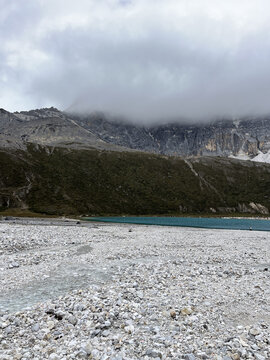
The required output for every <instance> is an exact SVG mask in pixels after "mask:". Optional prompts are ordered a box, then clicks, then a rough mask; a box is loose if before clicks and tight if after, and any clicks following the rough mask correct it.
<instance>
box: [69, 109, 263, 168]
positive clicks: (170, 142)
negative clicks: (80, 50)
mask: <svg viewBox="0 0 270 360" xmlns="http://www.w3.org/2000/svg"><path fill="white" fill-rule="evenodd" d="M69 116H71V117H72V118H73V119H74V120H75V121H76V122H77V123H78V124H79V125H80V126H82V127H84V128H85V129H88V130H90V131H91V132H93V133H94V134H96V135H98V136H99V137H100V138H101V139H102V140H104V141H106V142H108V143H112V144H117V145H120V146H125V147H127V148H131V149H137V150H143V151H149V152H153V153H158V154H166V155H175V156H176V155H178V156H183V157H186V156H222V157H236V158H239V159H242V160H248V159H254V160H255V161H266V162H268V161H269V158H270V116H269V117H261V118H259V117H257V118H245V119H239V120H226V119H224V120H219V121H215V122H212V123H208V124H197V125H196V124H192V125H185V124H177V123H174V124H167V125H158V126H151V127H144V126H135V125H132V124H128V123H125V122H123V121H111V120H108V119H107V118H106V117H105V116H104V115H103V114H91V115H88V116H79V115H72V114H70V115H69ZM258 155H260V156H259V157H257V156H258Z"/></svg>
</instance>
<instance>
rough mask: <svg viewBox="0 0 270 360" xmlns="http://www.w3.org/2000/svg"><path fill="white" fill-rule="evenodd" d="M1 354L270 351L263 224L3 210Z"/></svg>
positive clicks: (177, 355) (269, 282) (246, 355)
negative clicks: (6, 214)
mask: <svg viewBox="0 0 270 360" xmlns="http://www.w3.org/2000/svg"><path fill="white" fill-rule="evenodd" d="M0 359H3V360H4V359H6V360H13V359H15V360H19V359H20V360H24V359H36V360H37V359H50V360H57V359H59V360H65V359H66V360H67V359H104V360H105V359H114V360H125V359H126V360H128V359H130V360H131V359H145V360H147V359H156V360H159V359H187V360H194V359H216V360H229V359H234V360H237V359H257V360H264V359H265V360H266V359H270V233H269V232H255V231H228V230H226V231H225V230H201V229H187V228H174V227H155V226H130V225H124V224H122V225H120V224H119V225H108V224H107V225H105V224H104V225H103V224H98V225H95V224H92V223H81V224H77V223H76V221H62V220H61V221H57V220H54V221H50V220H43V221H41V220H12V219H9V220H3V221H1V222H0Z"/></svg>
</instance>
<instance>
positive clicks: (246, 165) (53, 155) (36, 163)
mask: <svg viewBox="0 0 270 360" xmlns="http://www.w3.org/2000/svg"><path fill="white" fill-rule="evenodd" d="M0 168H1V172H0V210H1V211H4V210H8V209H9V210H10V209H24V210H30V211H33V212H36V213H45V214H55V215H61V214H66V215H67V214H75V215H79V214H84V215H98V214H119V215H120V214H134V215H136V214H143V215H145V214H168V215H170V214H174V215H180V214H192V213H193V214H236V213H247V214H248V213H259V214H268V213H269V209H270V165H268V164H261V163H255V162H251V161H245V162H244V161H239V160H235V159H226V158H215V157H201V158H191V159H181V158H179V157H167V156H161V155H154V154H147V153H142V152H124V151H121V152H118V151H104V150H98V149H92V150H90V149H75V148H73V149H71V148H66V147H52V146H44V145H37V144H30V143H28V144H26V145H25V147H24V148H22V149H15V148H14V149H10V148H8V149H7V148H5V149H3V148H2V150H1V151H0Z"/></svg>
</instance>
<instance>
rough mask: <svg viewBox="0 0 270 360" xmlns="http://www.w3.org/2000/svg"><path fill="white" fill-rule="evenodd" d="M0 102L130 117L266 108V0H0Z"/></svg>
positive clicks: (269, 94)
mask: <svg viewBox="0 0 270 360" xmlns="http://www.w3.org/2000/svg"><path fill="white" fill-rule="evenodd" d="M0 6H1V13H0V41H1V47H0V107H3V108H5V109H7V110H9V111H16V110H29V109H31V108H39V107H46V106H56V107H58V108H59V109H61V110H68V111H77V112H83V113H88V112H93V111H103V112H106V113H110V114H112V115H114V116H123V117H125V118H128V119H131V120H132V121H136V122H139V123H146V124H147V123H152V122H155V121H162V122H164V121H166V120H168V121H171V120H172V119H173V120H176V121H183V120H184V121H195V120H196V121H198V120H201V121H204V120H209V119H212V118H216V117H224V116H226V117H227V116H228V117H233V118H237V117H241V116H246V115H255V114H256V115H261V114H266V113H269V112H270V102H269V99H270V67H269V59H270V37H269V34H270V3H269V1H267V0H257V1H252V0H238V1H237V2H236V1H232V0H227V1H226V2H224V0H223V1H221V0H204V1H199V0H187V1H184V0H147V1H146V0H137V1H136V0H130V1H128V0H126V1H125V0H122V1H120V0H99V1H96V0H94V1H91V0H77V1H72V0H27V1H21V0H13V1H7V0H0Z"/></svg>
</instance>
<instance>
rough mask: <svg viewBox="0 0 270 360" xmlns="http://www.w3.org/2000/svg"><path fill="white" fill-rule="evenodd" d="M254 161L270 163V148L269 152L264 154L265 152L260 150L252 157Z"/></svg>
mask: <svg viewBox="0 0 270 360" xmlns="http://www.w3.org/2000/svg"><path fill="white" fill-rule="evenodd" d="M251 160H252V161H258V162H265V163H268V164H270V150H268V152H267V153H266V154H264V153H263V152H261V151H260V152H259V154H258V155H256V156H255V157H254V158H253V159H251Z"/></svg>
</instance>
